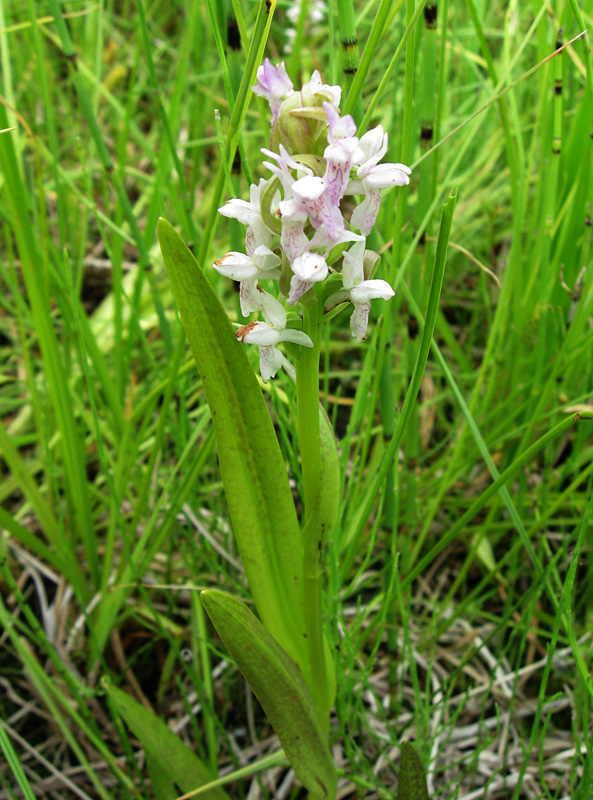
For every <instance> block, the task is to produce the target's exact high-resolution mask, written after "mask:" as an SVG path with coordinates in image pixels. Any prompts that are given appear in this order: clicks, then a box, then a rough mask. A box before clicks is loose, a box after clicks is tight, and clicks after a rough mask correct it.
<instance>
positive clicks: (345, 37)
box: [337, 0, 363, 122]
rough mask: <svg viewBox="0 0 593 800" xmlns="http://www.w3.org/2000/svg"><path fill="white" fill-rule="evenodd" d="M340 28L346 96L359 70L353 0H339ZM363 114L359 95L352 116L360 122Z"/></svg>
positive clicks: (343, 82)
mask: <svg viewBox="0 0 593 800" xmlns="http://www.w3.org/2000/svg"><path fill="white" fill-rule="evenodd" d="M337 9H338V28H339V30H340V48H341V53H342V81H341V84H342V88H343V91H344V96H346V97H347V96H348V94H349V92H350V89H351V88H352V82H353V80H354V77H355V75H356V71H357V70H358V59H359V52H358V36H357V34H356V19H355V16H354V3H353V0H338V5H337ZM362 114H363V108H362V97H361V96H360V95H359V96H358V98H357V100H356V103H355V104H354V107H353V109H352V116H353V117H354V119H355V121H356V122H360V119H361V117H362Z"/></svg>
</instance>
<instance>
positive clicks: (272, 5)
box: [197, 0, 276, 264]
mask: <svg viewBox="0 0 593 800" xmlns="http://www.w3.org/2000/svg"><path fill="white" fill-rule="evenodd" d="M275 10H276V0H260V4H259V9H258V14H257V19H256V21H255V26H254V29H253V34H252V37H251V43H250V45H249V52H248V56H247V62H246V64H245V70H244V72H243V79H242V80H241V86H240V87H239V92H238V93H237V97H236V100H235V106H234V108H233V113H232V114H231V119H230V121H229V129H228V132H227V139H226V145H225V152H224V154H223V158H224V160H225V161H226V163H227V164H228V165H229V166H231V165H232V162H233V159H234V157H235V150H236V149H237V144H238V141H239V137H240V135H241V126H242V125H243V121H244V119H245V114H246V113H247V107H248V105H249V100H250V98H251V86H252V85H253V84H254V82H255V75H256V72H257V68H258V65H259V64H260V62H261V60H262V56H263V52H264V49H265V46H266V42H267V39H268V34H269V32H270V26H271V24H272V18H273V16H274V11H275ZM224 182H225V173H224V169H223V168H222V164H221V165H220V167H219V169H218V175H217V178H216V183H215V186H214V191H213V196H212V202H211V205H210V210H209V212H208V217H207V219H206V221H205V223H204V235H203V236H202V241H201V244H200V250H199V252H198V255H197V261H198V263H199V264H206V263H207V261H208V253H209V250H210V246H211V244H212V240H213V239H214V234H215V232H216V228H217V225H218V217H219V216H220V215H219V213H218V208H219V206H220V203H221V200H222V194H223V191H224Z"/></svg>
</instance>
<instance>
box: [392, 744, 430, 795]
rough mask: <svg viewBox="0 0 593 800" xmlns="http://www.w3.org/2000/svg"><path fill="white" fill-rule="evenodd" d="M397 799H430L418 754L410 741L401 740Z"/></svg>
mask: <svg viewBox="0 0 593 800" xmlns="http://www.w3.org/2000/svg"><path fill="white" fill-rule="evenodd" d="M397 800H430V798H429V796H428V788H427V786H426V774H425V772H424V767H423V766H422V761H421V760H420V756H419V755H418V753H417V752H416V750H415V749H414V746H413V745H411V744H410V742H402V745H401V761H400V767H399V792H398V794H397Z"/></svg>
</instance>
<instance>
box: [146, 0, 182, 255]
mask: <svg viewBox="0 0 593 800" xmlns="http://www.w3.org/2000/svg"><path fill="white" fill-rule="evenodd" d="M136 8H137V10H138V20H139V24H140V33H141V35H142V43H143V45H144V56H145V58H146V65H147V67H148V77H149V80H150V83H151V87H152V91H153V96H154V98H155V99H156V106H157V111H158V115H159V118H160V121H161V125H162V126H163V131H164V133H165V141H166V142H167V147H168V150H169V155H170V156H171V159H172V160H173V167H174V169H175V172H176V173H177V180H178V181H179V188H180V189H181V192H180V195H181V196H180V200H181V207H182V208H183V211H184V215H183V217H184V221H185V225H186V230H187V234H188V236H189V237H190V238H191V239H195V238H196V235H197V234H196V230H195V227H194V224H193V220H192V206H193V202H192V200H193V199H192V197H191V196H190V194H189V191H188V188H187V182H186V180H185V175H184V172H183V166H182V164H181V160H180V158H179V155H178V153H177V146H176V142H175V139H174V137H173V132H172V130H171V125H170V123H169V117H168V115H167V110H166V108H165V103H164V101H163V95H162V93H161V89H160V87H159V82H158V78H157V76H156V71H155V68H154V61H153V58H152V43H151V41H150V34H149V32H148V25H147V23H146V11H145V9H144V0H136Z"/></svg>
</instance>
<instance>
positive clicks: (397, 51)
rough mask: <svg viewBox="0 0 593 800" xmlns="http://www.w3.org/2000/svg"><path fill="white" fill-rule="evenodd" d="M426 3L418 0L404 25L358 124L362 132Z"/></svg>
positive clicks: (424, 0)
mask: <svg viewBox="0 0 593 800" xmlns="http://www.w3.org/2000/svg"><path fill="white" fill-rule="evenodd" d="M426 3H427V0H420V2H419V3H418V5H417V6H416V9H415V11H414V14H413V16H412V19H411V20H410V21H409V23H408V24H407V25H406V29H405V31H404V33H403V36H402V38H401V39H400V41H399V44H398V46H397V47H396V49H395V53H394V54H393V56H392V58H391V61H390V62H389V66H388V67H387V69H386V70H385V73H384V74H383V76H382V78H381V81H380V82H379V86H378V88H377V91H376V92H375V94H374V95H373V98H372V100H371V101H370V103H369V104H368V108H367V110H366V112H365V115H364V117H363V118H362V122H361V123H360V126H359V127H360V128H361V129H362V130H364V129H365V128H366V127H367V126H368V124H369V122H370V119H371V117H372V115H373V113H374V111H375V108H376V106H377V103H378V102H379V100H380V99H381V97H382V95H383V92H384V90H385V87H386V85H387V83H388V81H389V79H390V78H391V75H392V73H393V70H394V69H395V67H396V66H397V63H398V61H399V59H400V56H401V54H402V53H403V51H404V48H405V46H406V44H407V41H408V38H409V37H410V36H411V34H412V33H413V32H414V30H415V28H416V23H417V22H418V20H419V19H420V17H421V15H422V11H423V9H424V6H425V5H426Z"/></svg>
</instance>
